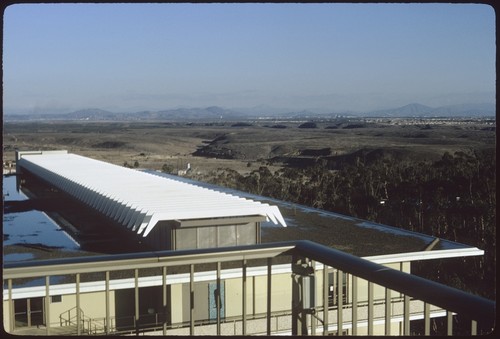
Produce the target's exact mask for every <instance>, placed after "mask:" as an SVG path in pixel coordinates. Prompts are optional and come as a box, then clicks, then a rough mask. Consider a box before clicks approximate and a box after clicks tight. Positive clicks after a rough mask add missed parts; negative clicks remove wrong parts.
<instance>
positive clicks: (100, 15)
mask: <svg viewBox="0 0 500 339" xmlns="http://www.w3.org/2000/svg"><path fill="white" fill-rule="evenodd" d="M3 29H4V30H3V39H4V40H3V72H4V73H3V86H4V87H3V100H4V101H3V105H4V113H20V112H26V113H33V112H40V113H42V112H51V113H57V112H71V111H74V110H77V109H82V108H94V107H95V108H103V109H108V110H111V111H115V112H119V111H126V112H132V111H138V110H158V109H167V108H175V107H181V106H182V107H206V106H211V105H218V106H222V107H226V108H239V107H252V106H258V105H269V106H275V107H286V108H292V109H297V110H298V109H324V110H328V111H332V112H339V111H345V110H353V111H367V110H373V109H381V108H392V107H397V106H402V105H405V104H408V103H413V102H418V103H422V104H426V105H430V106H440V105H447V104H457V103H464V102H494V100H495V81H496V70H495V60H496V46H495V13H494V10H493V8H492V7H490V6H488V5H483V4H337V3H331V4H238V3H236V4H16V5H12V6H9V7H7V8H6V10H5V12H4V27H3Z"/></svg>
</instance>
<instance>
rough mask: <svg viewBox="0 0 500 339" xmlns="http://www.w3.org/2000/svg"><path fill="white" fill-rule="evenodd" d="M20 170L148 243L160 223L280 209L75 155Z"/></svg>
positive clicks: (35, 159)
mask: <svg viewBox="0 0 500 339" xmlns="http://www.w3.org/2000/svg"><path fill="white" fill-rule="evenodd" d="M18 165H19V166H21V167H23V168H26V169H27V170H29V171H31V172H32V173H34V174H35V175H37V176H39V177H40V178H42V179H44V180H46V181H48V182H49V183H51V184H52V185H54V186H55V187H57V188H59V189H60V190H62V191H64V192H66V193H68V194H70V195H72V196H73V197H75V198H76V199H78V200H80V201H82V202H83V203H85V204H87V205H88V206H90V207H92V208H94V209H96V210H98V211H99V212H101V213H103V214H105V215H106V216H108V217H110V218H112V219H114V220H115V221H116V222H118V223H119V224H121V225H123V226H124V227H127V228H129V229H131V230H132V231H135V232H136V233H137V234H142V236H144V237H146V236H147V235H148V234H149V233H150V232H151V230H152V229H153V228H154V227H155V225H156V224H157V223H158V222H159V221H163V220H189V219H205V218H227V217H243V216H255V215H261V216H264V217H266V218H267V219H268V220H269V219H270V220H271V221H273V222H274V223H275V224H281V225H282V226H284V227H286V222H285V220H284V218H283V216H282V215H281V212H280V211H279V209H278V207H276V206H271V205H269V204H265V203H261V202H257V201H253V200H250V199H246V198H241V197H238V196H235V195H232V194H227V193H222V192H217V191H214V190H211V189H208V188H203V187H200V186H196V185H192V184H189V183H185V182H181V181H177V180H174V179H170V178H164V177H160V176H157V175H153V174H149V173H145V172H142V171H138V170H135V169H130V168H126V167H122V166H118V165H113V164H110V163H107V162H104V161H99V160H95V159H91V158H87V157H83V156H80V155H76V154H71V153H63V152H47V153H46V152H40V153H38V154H32V153H31V154H22V153H21V156H20V159H19V160H18Z"/></svg>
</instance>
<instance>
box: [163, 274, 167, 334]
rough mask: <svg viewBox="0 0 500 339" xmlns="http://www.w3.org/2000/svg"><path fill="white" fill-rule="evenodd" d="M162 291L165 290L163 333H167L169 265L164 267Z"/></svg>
mask: <svg viewBox="0 0 500 339" xmlns="http://www.w3.org/2000/svg"><path fill="white" fill-rule="evenodd" d="M162 290H163V291H162V292H163V298H162V299H163V335H166V334H167V320H168V319H167V314H168V309H167V308H168V306H167V267H166V266H163V267H162Z"/></svg>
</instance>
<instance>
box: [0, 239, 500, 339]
mask: <svg viewBox="0 0 500 339" xmlns="http://www.w3.org/2000/svg"><path fill="white" fill-rule="evenodd" d="M278 258H286V259H287V260H288V262H289V263H291V272H292V274H291V278H290V279H291V280H292V282H291V286H292V297H291V300H290V312H291V325H290V330H291V331H290V334H292V335H300V334H316V333H318V331H322V332H323V334H331V333H334V332H335V333H340V334H342V333H346V331H348V333H349V334H353V335H356V334H358V333H360V332H359V331H358V330H359V329H360V328H361V327H363V328H365V329H366V331H367V334H368V335H372V334H374V326H375V325H376V324H383V325H384V329H385V330H384V333H383V334H386V335H388V334H397V333H391V322H394V321H397V322H400V323H402V327H403V330H402V333H400V334H402V335H409V334H410V333H411V331H410V322H411V321H413V320H414V318H415V314H419V315H421V317H420V318H422V322H423V324H422V326H423V330H422V331H423V334H426V335H428V334H431V319H432V318H433V316H435V315H436V314H438V313H439V314H441V315H444V316H445V317H446V318H445V321H444V323H445V326H446V329H445V332H446V334H448V335H453V334H454V329H455V328H454V326H456V322H457V320H460V321H461V322H463V321H466V322H467V323H468V324H469V325H470V334H473V335H474V334H478V329H479V332H480V333H485V332H488V331H491V330H492V329H493V326H494V320H495V303H494V302H493V301H491V300H488V299H485V298H482V297H479V296H475V295H471V294H469V293H466V292H463V291H460V290H457V289H454V288H451V287H448V286H445V285H442V284H439V283H436V282H433V281H430V280H427V279H423V278H421V277H418V276H414V275H411V274H408V273H404V272H401V271H398V270H394V269H391V268H388V267H386V266H382V265H379V264H376V263H373V262H371V261H368V260H365V259H362V258H359V257H356V256H353V255H350V254H347V253H344V252H342V251H339V250H335V249H333V248H329V247H326V246H323V245H320V244H317V243H314V242H311V241H305V240H304V241H293V242H282V243H266V244H259V245H251V246H239V247H226V248H215V249H201V250H183V251H158V252H143V253H132V254H120V255H106V256H92V257H77V258H64V259H53V260H44V261H36V262H20V263H6V264H5V265H4V270H3V279H4V286H5V282H6V283H7V290H6V291H5V290H4V295H7V303H8V310H9V314H10V317H9V319H10V327H8V328H10V329H11V330H14V331H15V325H14V322H15V319H14V318H15V317H14V311H15V310H14V301H13V297H12V295H13V281H14V280H15V279H26V278H39V277H45V308H44V309H45V317H46V319H50V303H49V299H50V292H49V291H50V285H51V284H50V277H51V276H59V275H74V276H75V279H76V281H75V287H76V306H75V310H76V319H77V321H76V324H77V334H83V331H82V330H83V329H82V328H81V327H82V326H81V320H82V319H83V312H81V311H80V307H81V303H80V298H82V297H84V296H82V293H80V285H81V282H80V276H81V275H82V274H86V273H96V272H99V273H105V286H106V288H105V296H106V297H105V310H106V316H105V318H104V319H102V320H101V321H102V323H104V324H112V318H114V316H112V315H111V314H110V309H111V308H110V297H109V295H110V287H109V286H110V280H111V279H110V273H111V272H113V271H129V272H131V273H132V275H133V279H134V300H131V302H132V303H133V304H134V321H135V322H137V321H138V320H139V317H140V313H139V271H140V270H147V269H159V270H161V272H162V273H161V279H162V283H161V286H162V289H161V290H162V293H161V294H162V295H161V296H158V299H160V300H161V303H162V306H163V307H164V309H167V305H168V302H167V301H168V300H167V280H168V279H171V276H172V273H170V270H172V268H174V267H183V268H188V270H187V271H188V272H187V274H188V275H189V283H188V285H189V286H188V288H189V305H188V307H189V315H188V317H189V321H188V322H187V323H186V324H184V325H185V326H184V327H185V330H186V331H187V332H188V333H186V334H190V335H194V334H198V333H197V331H198V330H199V329H201V326H203V325H199V323H198V321H197V320H196V319H195V314H194V312H195V307H196V305H195V301H194V282H195V280H194V275H195V266H196V267H201V266H203V267H205V268H206V266H207V265H208V264H210V265H213V264H216V278H215V281H216V284H217V290H220V285H221V264H222V263H228V262H233V263H235V262H236V263H237V264H238V266H239V268H240V269H241V275H240V276H239V278H240V279H241V291H242V295H243V296H246V291H247V288H248V286H247V284H248V282H247V280H248V279H247V277H248V275H247V269H248V263H249V261H253V260H260V262H262V261H263V262H265V263H267V274H266V275H267V287H266V289H267V291H266V293H267V294H266V295H267V312H266V313H265V315H264V318H265V321H263V322H260V323H259V324H260V325H259V326H261V327H260V328H259V329H257V330H254V329H253V326H254V325H255V324H256V323H257V321H256V320H255V319H254V318H252V317H251V316H250V315H248V314H247V300H246V297H243V298H242V300H241V306H242V309H241V316H240V319H239V320H238V321H239V323H238V328H239V330H240V331H241V332H240V333H239V334H256V333H264V334H268V335H270V334H272V333H276V330H277V329H276V327H275V326H272V321H273V320H272V319H273V312H272V303H273V298H272V267H273V265H274V263H273V261H276V260H277V259H278ZM282 261H283V259H280V262H282ZM316 263H322V264H323V274H322V278H323V284H322V286H323V287H322V291H316V287H315V286H316V285H315V284H314V283H311V281H313V282H314V279H312V280H311V277H314V276H315V275H316V274H317V273H316V271H315V269H314V267H313V266H314V265H315V264H316ZM263 267H264V268H266V264H264V266H263ZM332 269H334V270H336V271H337V272H339V273H342V272H343V273H346V274H348V275H349V277H350V278H349V284H350V290H351V295H350V296H349V301H348V302H346V299H345V297H344V296H343V295H342V294H343V292H342V289H341V288H340V289H338V291H337V293H336V302H335V307H333V308H332V307H325V306H324V305H329V297H330V296H329V292H328V286H329V285H328V281H327V279H328V272H329V271H331V270H332ZM167 270H168V271H169V274H167ZM289 276H290V275H289ZM337 276H338V277H340V276H342V275H341V274H338V275H337ZM360 281H367V282H368V283H367V294H368V299H367V300H360V297H359V296H358V293H357V291H358V287H357V286H358V284H359V282H360ZM338 283H339V284H340V283H341V282H340V281H339V282H338ZM374 285H377V286H382V287H383V288H384V290H385V297H384V299H383V300H382V301H383V302H382V303H379V304H377V300H375V299H374V297H373V295H374V292H373V290H374ZM4 288H5V287H4ZM311 296H312V299H313V300H314V299H322V305H319V306H317V305H315V304H314V301H312V302H311ZM217 300H218V299H217ZM379 301H380V300H379ZM417 304H418V305H420V306H418V305H417ZM416 306H418V307H420V308H419V311H418V312H416V311H415V310H414V309H415V307H416ZM216 307H217V318H216V319H214V320H213V326H214V333H213V334H217V335H220V334H223V332H224V329H223V326H224V325H225V323H226V321H225V319H224V318H223V317H221V307H222V306H221V305H220V302H217V305H216ZM418 307H417V308H418ZM415 312H416V313H415ZM234 321H236V320H234ZM135 322H134V323H135ZM254 323H255V324H254ZM45 325H46V328H45V330H46V334H51V332H52V331H53V328H52V326H51V324H49V322H46V324H45ZM162 325H163V326H162V327H163V328H162V329H161V330H160V331H161V334H167V332H168V331H170V329H172V328H173V327H174V324H169V323H167V320H164V321H163V324H162ZM249 325H251V327H252V329H250V328H249V327H248V326H249ZM180 326H181V327H182V324H181V325H180ZM195 327H196V328H197V329H198V330H196V331H195ZM234 327H235V329H236V323H235V325H234ZM103 331H104V334H111V333H118V332H117V329H116V328H115V327H114V326H105V328H104V329H103ZM235 331H236V330H235ZM412 334H413V333H412Z"/></svg>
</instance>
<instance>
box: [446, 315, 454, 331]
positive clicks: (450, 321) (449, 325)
mask: <svg viewBox="0 0 500 339" xmlns="http://www.w3.org/2000/svg"><path fill="white" fill-rule="evenodd" d="M446 335H450V336H451V335H453V312H450V311H446Z"/></svg>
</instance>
